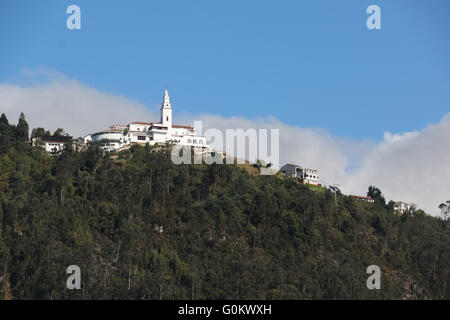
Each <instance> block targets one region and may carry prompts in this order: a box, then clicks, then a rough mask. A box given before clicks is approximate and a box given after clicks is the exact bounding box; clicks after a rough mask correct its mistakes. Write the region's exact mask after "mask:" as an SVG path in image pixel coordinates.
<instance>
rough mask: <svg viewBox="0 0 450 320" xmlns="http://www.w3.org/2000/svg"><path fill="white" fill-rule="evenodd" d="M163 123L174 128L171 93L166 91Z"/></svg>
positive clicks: (163, 104) (163, 105) (162, 114)
mask: <svg viewBox="0 0 450 320" xmlns="http://www.w3.org/2000/svg"><path fill="white" fill-rule="evenodd" d="M161 123H162V124H165V125H167V126H168V127H169V130H170V128H172V105H171V104H170V98H169V93H168V92H167V89H166V90H165V91H164V100H163V103H162V106H161Z"/></svg>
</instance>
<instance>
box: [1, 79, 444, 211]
mask: <svg viewBox="0 0 450 320" xmlns="http://www.w3.org/2000/svg"><path fill="white" fill-rule="evenodd" d="M30 72H31V73H30ZM38 73H39V75H42V74H43V72H38ZM30 74H31V75H33V72H32V71H28V72H27V75H28V76H29V75H30ZM45 76H50V78H51V80H50V81H49V82H47V83H45V84H34V85H32V86H27V87H24V86H21V85H16V84H8V83H0V112H5V113H6V115H7V116H8V119H9V120H10V121H11V120H14V121H16V119H18V116H19V114H20V112H22V111H23V112H24V113H25V115H26V117H27V121H28V122H29V124H30V128H33V127H38V126H43V127H45V128H46V129H51V130H55V129H56V128H58V127H62V128H64V129H66V131H68V132H69V133H71V134H73V135H74V136H76V137H78V136H83V135H85V134H87V133H92V132H95V131H98V130H102V129H105V128H107V127H108V126H109V125H111V124H113V123H120V124H126V123H128V122H131V121H139V120H140V121H155V120H158V119H159V114H158V113H157V111H156V110H155V111H150V109H148V108H146V107H145V106H144V105H143V104H141V103H139V102H135V101H131V100H129V99H127V98H125V97H122V96H119V95H113V94H108V93H103V92H100V91H98V90H96V89H93V88H90V87H88V86H86V85H83V84H81V83H79V82H77V81H74V80H70V79H66V78H64V77H63V76H61V75H56V76H55V75H54V74H52V73H51V72H49V73H47V74H45ZM157 99H158V98H156V99H155V100H157ZM174 109H175V110H174V118H175V122H176V123H179V124H183V123H186V124H192V123H193V121H194V120H202V121H203V126H204V130H205V129H207V128H218V129H221V130H222V131H223V132H225V129H227V128H229V129H235V128H242V129H248V128H255V129H260V128H278V129H280V164H281V165H283V164H285V163H287V162H290V163H296V164H299V165H302V166H305V167H310V168H315V169H318V170H319V175H320V177H321V179H322V180H323V181H324V182H325V183H327V184H339V185H340V187H341V190H342V191H343V192H344V193H353V194H365V192H366V191H367V188H368V186H369V185H376V186H378V187H379V188H380V189H381V190H382V191H383V192H384V194H385V196H386V198H387V199H394V200H403V201H406V202H413V203H415V204H417V205H418V206H419V207H421V208H423V209H425V210H426V211H427V212H428V213H429V214H433V215H437V214H439V210H438V209H437V206H438V205H439V203H441V202H444V201H446V200H449V199H450V183H449V182H450V148H449V147H448V141H449V138H450V114H448V115H446V116H445V117H444V118H443V119H442V120H441V122H439V123H437V124H430V125H429V126H427V127H426V128H425V129H423V130H420V131H414V132H406V133H398V134H392V133H389V132H386V133H385V134H384V138H383V140H382V141H381V142H376V141H367V140H357V139H348V138H339V137H333V136H331V135H330V134H329V133H327V132H326V131H325V130H322V129H310V128H300V127H295V126H290V125H287V124H285V123H282V122H280V121H278V120H277V119H275V118H265V119H252V120H250V119H243V118H237V117H231V118H224V117H221V116H217V115H198V116H195V117H194V116H189V115H186V114H184V115H180V113H177V109H176V105H175V106H174Z"/></svg>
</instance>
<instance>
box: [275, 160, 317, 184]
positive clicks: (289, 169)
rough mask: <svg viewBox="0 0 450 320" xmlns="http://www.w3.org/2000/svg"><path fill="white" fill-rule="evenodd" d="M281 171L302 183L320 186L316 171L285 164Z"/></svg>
mask: <svg viewBox="0 0 450 320" xmlns="http://www.w3.org/2000/svg"><path fill="white" fill-rule="evenodd" d="M280 171H281V172H282V173H284V174H285V175H287V176H288V177H293V178H297V179H298V180H299V181H300V182H301V183H305V184H314V185H318V184H319V175H318V174H317V170H315V169H306V168H302V167H300V166H297V165H295V164H289V163H288V164H285V165H284V166H283V167H281V169H280Z"/></svg>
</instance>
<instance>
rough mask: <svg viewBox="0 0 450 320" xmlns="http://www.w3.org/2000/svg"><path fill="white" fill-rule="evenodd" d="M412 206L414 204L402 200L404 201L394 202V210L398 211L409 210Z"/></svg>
mask: <svg viewBox="0 0 450 320" xmlns="http://www.w3.org/2000/svg"><path fill="white" fill-rule="evenodd" d="M411 208H412V204H409V203H406V202H402V201H397V202H395V204H394V210H395V211H398V212H400V213H404V212H405V211H408V210H410V209H411Z"/></svg>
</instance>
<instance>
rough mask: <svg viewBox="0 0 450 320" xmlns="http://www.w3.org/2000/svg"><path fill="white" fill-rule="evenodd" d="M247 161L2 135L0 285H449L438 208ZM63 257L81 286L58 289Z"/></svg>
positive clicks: (363, 290) (121, 292) (24, 295)
mask: <svg viewBox="0 0 450 320" xmlns="http://www.w3.org/2000/svg"><path fill="white" fill-rule="evenodd" d="M253 169H254V168H251V167H246V166H235V165H211V166H209V165H178V166H177V165H174V164H173V163H172V162H171V161H170V154H169V153H168V151H165V150H159V151H156V150H154V149H152V148H150V147H149V146H147V147H139V146H133V147H131V148H130V149H129V150H126V151H123V152H121V153H119V154H118V156H117V159H116V160H113V159H111V158H110V157H109V156H105V155H103V152H102V151H101V149H100V147H99V145H98V144H90V145H89V147H88V149H87V150H86V151H84V152H73V151H72V150H70V148H69V149H68V150H66V151H64V152H62V153H61V154H60V155H58V156H50V155H48V154H47V153H46V152H45V151H43V150H42V149H39V148H33V147H31V146H29V145H27V144H25V143H22V142H20V141H16V142H11V141H10V142H7V141H6V142H5V141H3V142H2V145H1V146H0V189H1V192H0V298H3V299H70V298H82V299H104V298H120V299H191V298H195V299H348V298H354V299H416V298H420V299H448V298H450V289H449V286H448V283H449V280H450V275H449V268H448V266H449V265H450V257H449V252H450V229H449V228H448V225H447V224H446V223H445V222H444V221H443V220H441V219H438V218H434V217H431V216H428V215H426V214H425V213H424V212H423V211H420V210H412V211H409V212H407V213H405V214H403V215H400V214H399V213H396V212H395V211H394V210H393V208H391V207H389V206H388V205H383V204H382V203H379V202H376V203H373V204H371V203H363V202H359V201H357V200H354V199H352V198H351V197H347V196H345V195H342V194H340V193H338V194H337V195H336V196H335V194H333V193H331V192H330V191H329V190H326V189H311V188H309V187H308V186H305V185H301V184H298V183H296V182H295V181H294V180H293V179H290V178H287V177H284V176H282V175H274V176H259V175H256V174H254V172H252V170H253ZM373 264H375V265H378V266H379V267H380V268H381V272H382V278H381V286H382V288H381V290H368V289H367V287H366V280H367V278H368V276H369V275H368V274H367V273H366V269H367V267H368V266H369V265H373ZM69 265H78V266H79V267H80V268H81V274H82V290H68V289H66V286H65V284H66V280H67V277H68V275H67V274H66V269H67V267H68V266H69Z"/></svg>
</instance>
